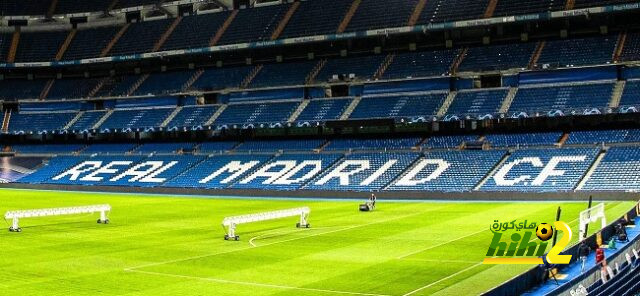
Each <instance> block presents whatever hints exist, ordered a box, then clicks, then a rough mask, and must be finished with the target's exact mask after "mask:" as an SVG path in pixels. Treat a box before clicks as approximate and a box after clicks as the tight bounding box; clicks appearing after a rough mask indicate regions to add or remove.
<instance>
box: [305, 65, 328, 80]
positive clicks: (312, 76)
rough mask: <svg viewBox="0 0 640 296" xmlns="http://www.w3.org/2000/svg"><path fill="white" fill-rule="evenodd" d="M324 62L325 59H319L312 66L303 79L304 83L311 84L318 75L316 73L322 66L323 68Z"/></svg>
mask: <svg viewBox="0 0 640 296" xmlns="http://www.w3.org/2000/svg"><path fill="white" fill-rule="evenodd" d="M326 64H327V59H321V60H319V61H318V63H317V64H316V66H315V67H313V69H312V70H311V72H310V73H309V75H307V77H306V78H305V79H304V83H305V84H312V83H313V82H314V81H315V80H316V76H318V73H320V71H321V70H322V68H324V65H326Z"/></svg>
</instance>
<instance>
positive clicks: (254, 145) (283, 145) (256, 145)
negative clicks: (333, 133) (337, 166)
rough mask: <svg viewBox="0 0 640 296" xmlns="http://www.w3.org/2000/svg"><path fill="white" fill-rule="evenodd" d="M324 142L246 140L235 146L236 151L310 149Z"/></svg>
mask: <svg viewBox="0 0 640 296" xmlns="http://www.w3.org/2000/svg"><path fill="white" fill-rule="evenodd" d="M323 143H324V140H320V139H305V140H263V141H261V140H256V141H246V142H244V143H242V144H240V146H238V147H236V149H235V150H236V151H269V152H276V151H278V150H284V151H311V150H313V149H317V148H319V147H320V146H321V145H322V144H323Z"/></svg>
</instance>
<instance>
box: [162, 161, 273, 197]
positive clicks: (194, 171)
mask: <svg viewBox="0 0 640 296" xmlns="http://www.w3.org/2000/svg"><path fill="white" fill-rule="evenodd" d="M272 157H273V156H272V155H220V156H212V157H209V158H207V159H206V160H204V161H203V162H201V163H199V164H197V165H195V166H194V167H192V168H191V169H188V170H186V171H185V172H184V173H182V174H180V175H179V176H178V177H177V178H173V179H172V180H170V181H169V182H167V183H165V184H164V186H166V187H178V188H215V189H218V188H227V187H229V186H231V184H233V183H234V182H235V181H238V180H240V179H241V178H243V177H244V176H246V175H247V174H249V173H250V172H251V171H252V170H253V169H256V168H258V167H260V166H261V165H262V164H264V163H266V162H267V161H269V160H270V159H271V158H272ZM242 165H246V166H242ZM207 177H210V178H208V180H206V179H205V178H207Z"/></svg>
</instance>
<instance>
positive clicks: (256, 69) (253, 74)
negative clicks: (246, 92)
mask: <svg viewBox="0 0 640 296" xmlns="http://www.w3.org/2000/svg"><path fill="white" fill-rule="evenodd" d="M262 67H264V65H262V64H260V65H257V66H255V67H254V68H253V69H252V70H251V72H250V73H249V74H248V75H247V77H245V78H244V79H243V80H242V83H241V84H240V87H241V88H247V87H248V86H249V84H251V81H253V79H254V78H256V76H258V73H260V70H262Z"/></svg>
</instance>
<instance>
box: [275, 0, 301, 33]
mask: <svg viewBox="0 0 640 296" xmlns="http://www.w3.org/2000/svg"><path fill="white" fill-rule="evenodd" d="M299 6H300V2H293V4H291V7H289V10H287V13H285V15H284V16H283V17H282V20H281V21H280V23H278V26H277V27H276V29H275V30H274V31H273V34H271V40H276V39H278V37H280V34H282V31H284V28H285V27H286V26H287V24H288V23H289V20H290V19H291V17H292V16H293V14H294V13H295V12H296V10H298V7H299Z"/></svg>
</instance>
